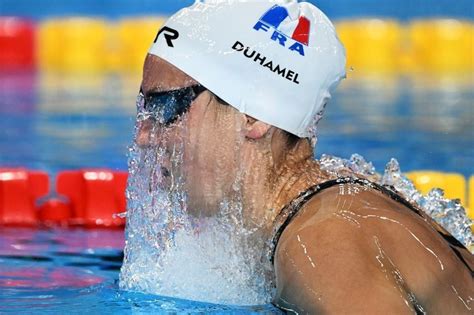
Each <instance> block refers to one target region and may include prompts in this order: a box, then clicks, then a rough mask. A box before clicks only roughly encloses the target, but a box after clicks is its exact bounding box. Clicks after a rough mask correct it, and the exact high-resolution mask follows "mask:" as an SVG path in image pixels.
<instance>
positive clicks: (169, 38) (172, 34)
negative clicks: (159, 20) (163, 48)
mask: <svg viewBox="0 0 474 315" xmlns="http://www.w3.org/2000/svg"><path fill="white" fill-rule="evenodd" d="M162 33H163V36H164V37H165V39H166V44H167V45H168V47H174V45H173V41H174V40H176V39H178V37H179V32H178V31H177V30H175V29H173V28H170V27H167V26H165V27H163V28H162V29H161V30H160V31H159V32H158V34H156V37H155V40H154V41H153V43H156V41H157V40H158V37H160V35H161V34H162Z"/></svg>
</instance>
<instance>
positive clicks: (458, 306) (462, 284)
mask: <svg viewBox="0 0 474 315" xmlns="http://www.w3.org/2000/svg"><path fill="white" fill-rule="evenodd" d="M459 252H461V253H462V255H461V258H460V257H459ZM472 266H473V256H472V255H471V254H470V253H468V252H467V251H466V250H465V249H463V248H459V249H458V254H456V252H455V251H454V250H453V249H452V248H451V247H450V245H449V243H448V242H447V241H446V240H445V239H444V238H443V236H442V235H441V234H440V233H439V232H438V231H437V230H436V229H435V228H433V227H432V226H431V223H430V219H429V218H425V217H423V216H421V215H419V214H417V213H416V212H415V211H413V210H412V209H410V208H409V207H407V206H406V205H404V204H402V203H400V202H398V201H395V200H394V199H393V198H391V197H390V196H388V195H386V194H384V193H382V192H381V191H377V190H375V189H373V188H371V187H368V186H363V185H359V184H352V183H345V184H340V185H335V186H332V187H329V188H327V189H325V190H323V191H320V192H319V193H317V194H316V195H315V196H314V197H312V198H311V200H310V201H308V202H307V203H306V204H305V205H304V206H303V207H302V208H301V209H300V210H299V212H298V213H297V215H296V216H295V217H294V218H293V219H292V221H291V222H290V223H289V225H288V226H287V227H286V228H285V230H284V231H283V232H282V234H281V237H280V239H279V242H278V245H277V248H276V254H275V270H276V277H277V290H278V292H277V296H276V299H275V302H276V304H277V305H279V306H280V307H282V308H287V309H292V310H294V311H297V312H299V313H315V312H317V313H318V314H319V313H333V314H342V313H365V314H375V313H381V312H388V313H390V314H399V313H407V314H408V313H414V312H415V313H420V314H421V313H423V311H425V312H427V313H430V314H431V313H439V314H463V313H466V314H472V313H473V311H472V309H473V308H474V302H473V301H472V299H473V298H474V286H473V281H472V273H471V270H472ZM470 268H471V270H470ZM295 305H298V307H296V306H295Z"/></svg>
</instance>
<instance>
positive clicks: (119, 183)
mask: <svg viewBox="0 0 474 315" xmlns="http://www.w3.org/2000/svg"><path fill="white" fill-rule="evenodd" d="M126 185H127V173H126V172H112V171H109V170H80V171H64V172H60V173H59V174H58V176H57V182H56V191H57V193H58V194H59V195H63V196H65V197H67V198H68V199H69V200H70V204H71V206H72V214H73V215H72V218H71V220H70V224H72V225H86V226H88V227H93V226H104V227H120V226H123V225H124V224H125V219H123V218H120V217H117V214H119V213H122V212H125V208H126V201H125V188H126Z"/></svg>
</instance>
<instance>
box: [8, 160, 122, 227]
mask: <svg viewBox="0 0 474 315" xmlns="http://www.w3.org/2000/svg"><path fill="white" fill-rule="evenodd" d="M126 185H127V172H121V171H111V170H107V169H90V170H89V169H85V170H76V171H62V172H59V173H58V175H57V178H56V187H55V191H54V192H52V191H51V189H50V179H49V176H48V174H47V173H46V172H42V171H32V170H27V169H22V168H18V169H0V226H2V225H3V226H29V227H41V226H45V227H49V226H70V227H75V226H77V227H86V228H98V227H103V228H121V227H123V226H124V225H125V219H124V218H123V217H121V216H119V214H120V213H124V212H125V210H126V199H125V190H126Z"/></svg>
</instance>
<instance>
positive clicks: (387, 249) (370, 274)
mask: <svg viewBox="0 0 474 315" xmlns="http://www.w3.org/2000/svg"><path fill="white" fill-rule="evenodd" d="M194 84H196V81H194V80H193V79H192V78H190V77H188V76H187V75H186V74H184V73H182V72H181V71H179V70H178V69H176V68H175V67H173V66H172V65H170V64H168V63H167V62H165V61H163V60H161V59H160V58H158V57H155V56H150V55H149V56H147V59H146V61H145V68H144V75H143V82H142V89H143V91H144V93H145V94H147V93H151V92H153V91H158V92H159V91H168V90H173V89H178V88H181V87H185V86H191V85H194ZM184 116H185V117H183V123H185V124H186V130H185V131H184V132H181V131H180V133H181V134H179V135H176V133H178V131H177V130H178V128H174V127H173V126H169V127H166V128H155V127H153V128H152V126H154V123H153V122H152V121H149V120H145V121H142V122H141V123H140V125H139V131H138V133H137V138H136V142H137V143H138V144H139V145H140V146H150V145H151V146H152V145H154V143H153V139H155V138H156V137H154V135H153V133H169V134H170V135H172V136H177V137H182V138H184V139H185V141H184V150H185V154H184V159H185V160H186V162H187V163H185V164H187V165H188V166H187V167H186V169H185V172H186V181H187V182H186V190H187V193H188V199H189V203H190V205H191V206H190V207H189V208H191V209H193V208H195V209H206V211H207V213H205V215H212V214H213V213H214V212H215V209H217V208H218V205H219V202H220V200H222V199H224V198H227V197H229V196H231V195H232V194H233V193H234V192H233V188H232V187H233V185H234V184H235V182H236V181H238V182H239V184H240V185H241V187H242V191H241V194H242V200H243V205H244V211H245V213H244V214H245V217H246V218H247V219H248V224H250V225H256V226H258V227H260V228H261V229H264V230H268V231H269V230H270V229H271V227H272V226H273V224H274V220H275V217H276V215H277V214H278V213H279V212H280V211H281V209H282V208H283V207H284V206H285V205H286V204H288V203H289V202H291V201H292V200H293V199H295V198H296V197H297V196H298V195H299V194H300V193H301V192H303V191H305V190H306V189H308V188H309V187H311V186H313V185H315V184H318V183H322V182H325V181H327V180H329V179H331V176H330V175H328V174H326V173H325V172H323V171H321V170H320V168H319V165H318V163H317V162H316V161H314V160H313V158H312V156H313V150H312V147H311V146H310V145H309V142H308V141H307V140H305V139H302V140H300V141H299V142H298V143H297V144H296V145H295V146H294V147H292V148H291V149H288V148H287V147H286V146H285V143H284V138H282V137H281V134H280V133H279V132H278V130H276V128H275V127H271V126H268V125H265V124H264V123H262V122H258V121H257V120H255V119H252V118H250V117H247V116H245V115H244V114H241V113H239V112H238V111H236V110H234V109H233V108H232V107H230V106H226V107H225V108H224V107H223V105H220V104H219V103H218V102H217V101H216V99H215V97H213V95H212V94H211V93H209V92H206V93H203V94H202V95H200V96H199V97H198V98H197V99H196V100H195V101H194V102H193V104H192V106H191V108H190V110H189V112H188V113H187V114H185V115H184ZM155 145H156V144H155ZM237 169H238V170H239V171H240V172H238V171H237ZM353 186H354V184H344V185H341V186H335V187H332V188H329V189H327V190H324V191H322V192H320V193H319V194H317V195H316V196H314V197H313V198H312V199H311V200H310V201H309V202H308V203H306V204H305V205H304V206H303V208H302V209H301V210H300V211H299V213H298V214H297V216H296V217H295V218H294V219H293V220H292V221H291V223H290V224H289V225H288V226H287V227H286V229H285V230H284V232H283V234H282V235H281V238H280V241H279V243H278V246H277V248H276V253H275V263H274V264H275V276H276V284H277V293H276V296H275V298H274V303H275V304H276V305H277V306H279V307H281V308H282V309H285V310H288V311H290V312H294V313H309V314H314V313H318V314H325V313H328V314H348V313H359V314H362V313H363V314H379V313H381V312H386V313H388V314H410V313H414V312H415V305H419V309H421V308H422V309H423V310H424V311H426V312H427V313H435V314H464V313H465V314H471V313H473V308H474V302H473V299H474V284H473V281H472V274H471V272H470V271H469V270H468V267H467V266H466V264H468V265H470V267H471V268H472V266H473V265H474V260H473V256H472V255H471V254H470V253H469V252H468V251H467V250H465V249H464V250H463V249H461V250H460V252H461V255H462V256H463V259H464V261H465V262H463V261H462V260H461V259H460V258H459V257H458V256H457V255H456V254H455V253H454V252H453V250H452V249H451V248H450V247H449V244H448V242H447V241H446V240H445V239H443V237H442V236H441V235H440V234H439V233H438V232H437V231H436V229H435V228H434V227H433V225H432V223H431V220H430V219H429V218H422V217H420V216H419V215H418V214H416V213H414V212H413V211H412V210H410V209H409V208H408V207H406V206H404V205H402V204H400V203H398V202H395V201H394V200H392V199H390V198H389V197H387V196H386V195H383V194H382V193H380V192H379V191H376V190H373V189H371V188H367V189H365V188H364V187H362V186H357V185H356V186H357V187H358V188H357V187H356V188H354V187H355V186H354V187H353ZM268 236H269V237H270V235H268Z"/></svg>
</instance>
